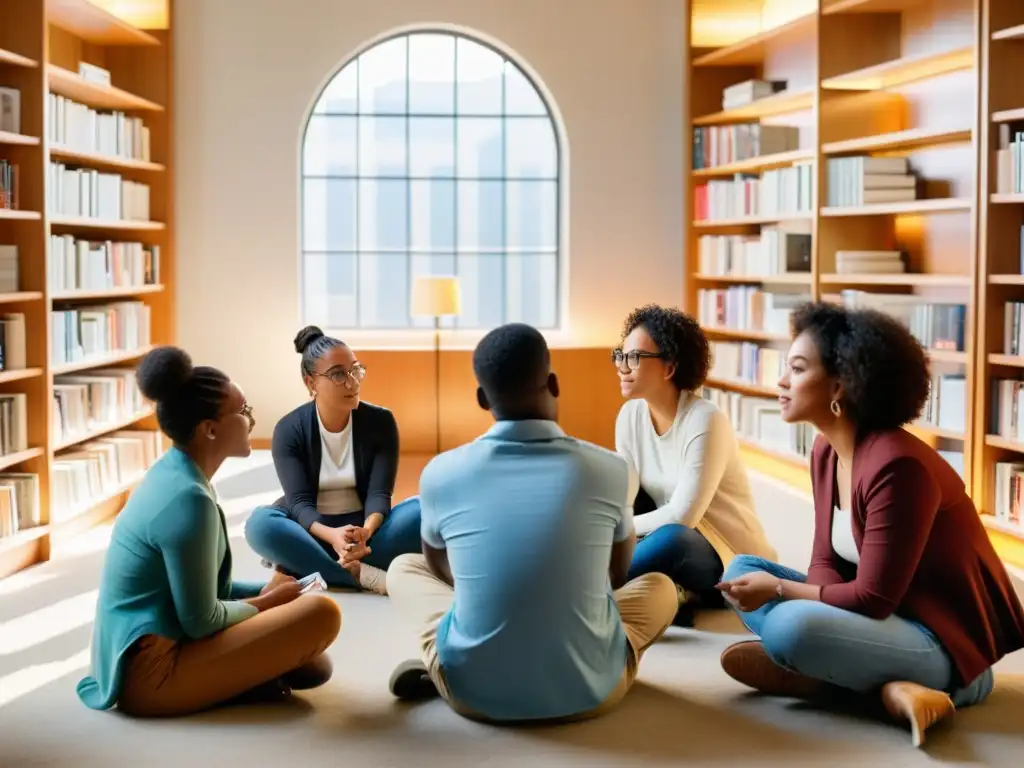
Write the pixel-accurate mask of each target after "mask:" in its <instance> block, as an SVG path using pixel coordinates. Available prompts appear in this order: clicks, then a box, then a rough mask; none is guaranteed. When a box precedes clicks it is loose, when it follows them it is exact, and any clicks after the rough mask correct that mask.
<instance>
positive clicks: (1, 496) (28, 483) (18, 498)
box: [0, 472, 40, 540]
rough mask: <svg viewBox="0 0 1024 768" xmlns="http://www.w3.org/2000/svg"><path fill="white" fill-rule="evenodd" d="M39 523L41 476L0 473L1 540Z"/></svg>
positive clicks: (25, 473) (23, 473)
mask: <svg viewBox="0 0 1024 768" xmlns="http://www.w3.org/2000/svg"><path fill="white" fill-rule="evenodd" d="M39 523H40V513H39V475H36V474H32V473H29V472H3V473H0V540H3V539H5V538H8V537H10V536H14V535H15V534H16V533H21V532H22V531H25V530H28V529H30V528H35V527H36V526H38V525H39Z"/></svg>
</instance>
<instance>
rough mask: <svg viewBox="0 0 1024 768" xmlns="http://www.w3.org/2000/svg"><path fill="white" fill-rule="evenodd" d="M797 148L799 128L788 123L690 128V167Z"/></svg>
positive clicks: (695, 168)
mask: <svg viewBox="0 0 1024 768" xmlns="http://www.w3.org/2000/svg"><path fill="white" fill-rule="evenodd" d="M799 148H800V129H799V128H795V127H793V126H789V125H761V124H760V123H741V124H738V125H709V126H696V127H694V129H693V169H694V170H695V171H699V170H702V169H704V168H717V167H718V166H720V165H726V164H728V163H735V162H738V161H740V160H750V159H751V158H755V157H763V156H764V155H774V154H777V153H779V152H790V151H792V150H795V149H799Z"/></svg>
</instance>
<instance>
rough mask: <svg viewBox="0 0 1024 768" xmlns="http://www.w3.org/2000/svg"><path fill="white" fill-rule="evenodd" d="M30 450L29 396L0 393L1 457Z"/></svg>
mask: <svg viewBox="0 0 1024 768" xmlns="http://www.w3.org/2000/svg"><path fill="white" fill-rule="evenodd" d="M25 450H28V396H27V395H26V394H25V393H24V392H4V393H0V455H2V456H8V455H10V454H12V453H18V452H19V451H25Z"/></svg>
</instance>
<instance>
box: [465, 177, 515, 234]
mask: <svg viewBox="0 0 1024 768" xmlns="http://www.w3.org/2000/svg"><path fill="white" fill-rule="evenodd" d="M458 185H459V192H458V194H459V199H458V212H457V215H458V222H459V243H458V245H459V247H458V250H459V251H481V250H487V249H492V250H495V251H500V250H503V248H504V239H505V238H504V209H505V206H504V200H505V198H504V195H505V190H504V187H505V182H503V181H462V180H460V181H459V182H458Z"/></svg>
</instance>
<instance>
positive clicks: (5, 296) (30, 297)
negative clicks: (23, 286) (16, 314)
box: [0, 291, 43, 304]
mask: <svg viewBox="0 0 1024 768" xmlns="http://www.w3.org/2000/svg"><path fill="white" fill-rule="evenodd" d="M42 298H43V292H42V291H18V292H17V293H0V304H18V303H20V302H23V301H39V300H40V299H42Z"/></svg>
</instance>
